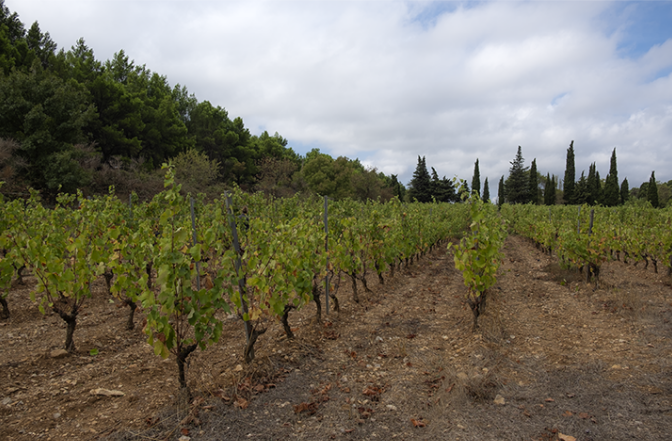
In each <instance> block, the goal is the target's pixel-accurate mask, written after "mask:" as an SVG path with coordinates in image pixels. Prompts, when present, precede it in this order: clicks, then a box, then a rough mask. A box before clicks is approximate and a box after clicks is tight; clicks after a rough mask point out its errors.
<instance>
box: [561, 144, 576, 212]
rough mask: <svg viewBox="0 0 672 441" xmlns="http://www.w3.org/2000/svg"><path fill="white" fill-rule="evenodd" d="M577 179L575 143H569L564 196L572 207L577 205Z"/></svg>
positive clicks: (563, 189)
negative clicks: (575, 194) (575, 189)
mask: <svg viewBox="0 0 672 441" xmlns="http://www.w3.org/2000/svg"><path fill="white" fill-rule="evenodd" d="M575 179H576V169H575V167H574V141H572V142H570V143H569V148H568V149H567V165H566V166H565V180H564V182H563V188H562V195H563V199H564V200H565V204H567V205H571V204H575V203H576V198H575V196H574V187H575V182H574V181H575Z"/></svg>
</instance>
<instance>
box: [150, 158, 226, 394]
mask: <svg viewBox="0 0 672 441" xmlns="http://www.w3.org/2000/svg"><path fill="white" fill-rule="evenodd" d="M164 167H167V168H168V169H167V171H166V180H165V187H166V190H165V191H164V192H163V193H161V194H160V195H159V196H158V201H159V203H160V218H159V221H158V225H157V227H158V229H159V230H158V231H159V236H158V242H157V244H156V247H155V249H154V259H153V263H154V267H155V268H156V270H157V279H156V285H157V288H158V292H154V291H151V290H149V289H144V290H143V292H142V294H141V295H140V300H141V301H142V306H143V308H144V309H145V311H146V319H147V324H146V326H145V330H144V331H145V333H146V334H147V336H148V340H147V342H148V343H149V344H150V345H151V346H153V348H154V353H155V354H156V355H161V356H162V357H163V358H166V357H168V354H169V353H173V354H174V355H175V357H176V359H177V363H178V367H179V368H180V385H181V386H182V387H186V379H185V376H184V362H185V360H186V357H187V356H188V355H189V354H190V353H191V352H192V351H193V350H194V349H195V348H196V347H197V346H198V347H200V348H201V349H205V348H206V347H207V346H208V345H209V344H212V343H214V342H217V341H218V340H219V337H220V335H221V333H222V322H221V321H220V320H219V319H218V318H217V315H216V314H217V311H219V310H225V311H228V304H227V303H226V302H225V301H224V296H223V293H224V288H223V283H224V279H225V277H226V276H225V273H224V272H223V270H222V271H219V272H218V273H217V274H216V276H215V277H214V280H213V281H212V284H209V285H208V286H203V287H200V288H199V287H195V286H194V281H195V280H196V278H197V277H199V278H200V277H205V275H206V273H205V272H206V271H207V269H208V266H209V262H205V261H204V259H203V258H204V257H205V254H206V253H207V252H208V251H209V250H210V249H211V248H213V249H216V248H218V246H221V245H218V242H217V240H218V236H219V234H218V232H221V228H222V224H223V222H222V219H220V222H218V223H213V225H211V226H210V228H209V229H208V230H207V231H205V232H203V233H202V235H201V236H200V237H199V242H198V243H193V241H192V234H191V228H190V225H189V217H188V216H187V214H186V209H187V207H188V206H189V204H188V203H187V201H186V200H185V198H184V196H182V195H181V194H180V186H179V185H177V184H176V183H175V175H174V170H173V168H172V166H171V167H168V166H164ZM220 215H221V212H220ZM220 242H221V241H220Z"/></svg>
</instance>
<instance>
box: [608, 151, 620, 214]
mask: <svg viewBox="0 0 672 441" xmlns="http://www.w3.org/2000/svg"><path fill="white" fill-rule="evenodd" d="M621 203H622V201H621V194H620V189H619V188H618V168H617V166H616V149H615V148H614V150H613V151H612V152H611V163H610V166H609V174H608V175H607V179H606V181H605V183H604V205H605V206H607V207H615V206H617V205H620V204H621Z"/></svg>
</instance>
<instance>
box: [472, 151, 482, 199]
mask: <svg viewBox="0 0 672 441" xmlns="http://www.w3.org/2000/svg"><path fill="white" fill-rule="evenodd" d="M471 191H472V193H476V194H477V195H478V196H479V197H480V196H481V172H480V171H479V170H478V159H476V163H475V164H474V177H473V178H472V179H471Z"/></svg>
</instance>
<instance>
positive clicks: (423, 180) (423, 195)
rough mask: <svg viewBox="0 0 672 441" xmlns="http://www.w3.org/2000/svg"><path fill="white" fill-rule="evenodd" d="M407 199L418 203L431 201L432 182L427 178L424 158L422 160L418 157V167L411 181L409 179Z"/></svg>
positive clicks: (427, 173)
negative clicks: (415, 200) (409, 186)
mask: <svg viewBox="0 0 672 441" xmlns="http://www.w3.org/2000/svg"><path fill="white" fill-rule="evenodd" d="M408 197H409V198H410V200H411V201H412V200H413V199H417V200H418V202H431V201H432V180H431V179H430V177H429V172H428V171H427V164H426V162H425V157H424V156H423V157H422V158H420V156H418V165H417V167H416V168H415V172H414V173H413V179H411V188H410V189H409V190H408Z"/></svg>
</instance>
